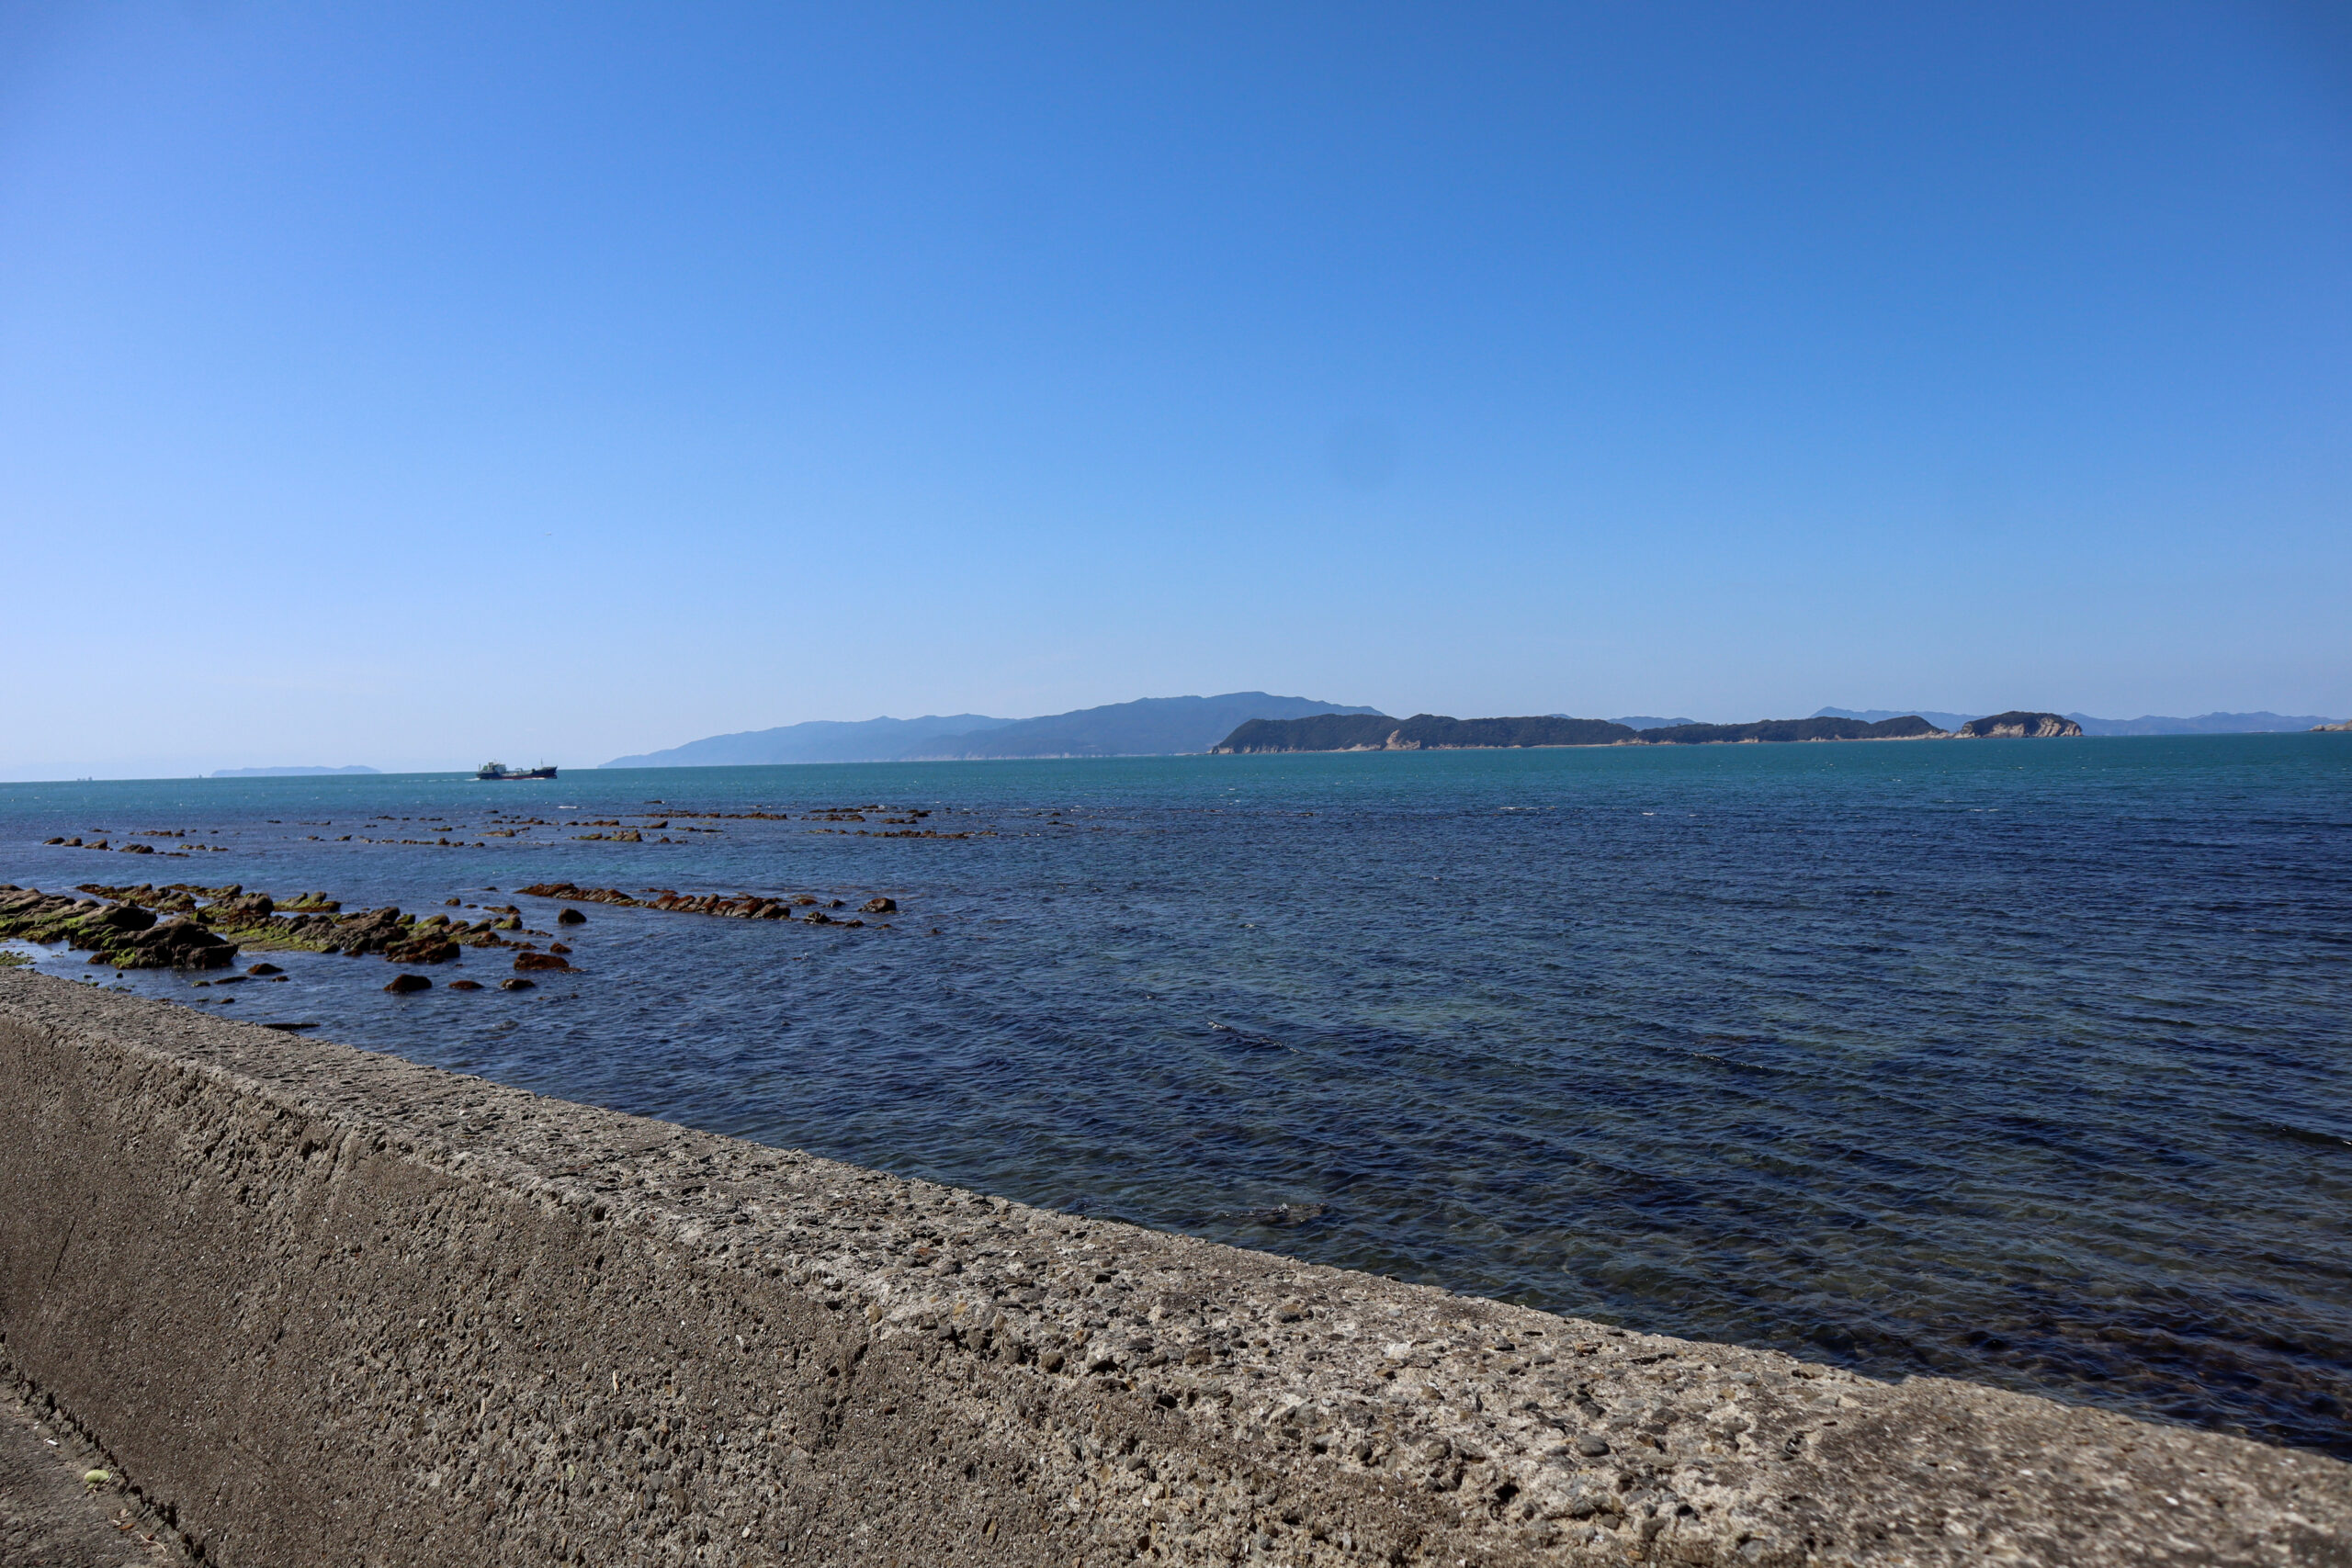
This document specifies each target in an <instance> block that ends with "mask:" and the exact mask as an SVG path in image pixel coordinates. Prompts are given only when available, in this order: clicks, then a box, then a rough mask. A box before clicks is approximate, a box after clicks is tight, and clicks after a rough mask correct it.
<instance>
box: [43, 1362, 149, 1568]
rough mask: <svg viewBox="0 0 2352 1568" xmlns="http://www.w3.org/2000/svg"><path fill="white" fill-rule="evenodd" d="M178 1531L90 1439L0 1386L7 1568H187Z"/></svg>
mask: <svg viewBox="0 0 2352 1568" xmlns="http://www.w3.org/2000/svg"><path fill="white" fill-rule="evenodd" d="M186 1563H187V1557H186V1556H185V1555H183V1554H182V1553H181V1551H179V1544H178V1541H177V1540H176V1539H175V1537H174V1535H173V1533H172V1531H171V1530H170V1529H167V1528H165V1527H164V1525H163V1523H162V1521H161V1520H159V1519H156V1518H154V1517H152V1516H151V1515H150V1514H149V1513H148V1512H147V1510H146V1509H145V1508H143V1507H141V1506H139V1504H138V1501H137V1500H136V1499H135V1498H132V1497H130V1496H129V1495H127V1494H125V1493H124V1492H123V1491H122V1489H121V1488H120V1487H119V1485H117V1484H116V1481H115V1476H114V1472H113V1470H112V1468H111V1461H108V1460H107V1457H106V1456H105V1455H104V1454H103V1453H101V1452H99V1451H98V1450H96V1448H94V1447H93V1446H92V1445H91V1444H90V1443H89V1442H88V1440H87V1439H86V1438H84V1437H83V1436H82V1434H80V1433H79V1432H76V1431H75V1430H74V1428H73V1427H71V1426H69V1425H67V1424H66V1423H63V1422H61V1421H59V1420H57V1419H55V1418H54V1416H51V1414H50V1413H48V1412H47V1411H44V1410H36V1409H34V1408H32V1407H31V1406H29V1405H28V1404H26V1403H25V1402H24V1400H23V1399H21V1398H20V1397H18V1395H17V1393H16V1391H15V1390H14V1388H13V1387H10V1386H8V1385H6V1383H0V1568H183V1565H185V1564H186Z"/></svg>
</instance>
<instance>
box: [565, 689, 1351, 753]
mask: <svg viewBox="0 0 2352 1568" xmlns="http://www.w3.org/2000/svg"><path fill="white" fill-rule="evenodd" d="M1372 712H1374V709H1372V708H1366V707H1346V706H1342V705H1340V704H1338V703H1324V702H1317V701H1315V700H1314V699H1313V698H1310V697H1277V696H1272V695H1269V694H1266V693H1264V692H1227V693H1226V694H1224V695H1222V696H1216V697H1144V698H1141V699H1139V700H1137V701H1135V702H1131V703H1112V704H1109V705H1106V706H1103V707H1093V708H1080V709H1078V710H1077V711H1075V712H1072V713H1057V714H1048V715H1046V716H1044V717H1042V718H1020V719H1014V718H990V717H988V716H985V715H982V714H969V713H967V714H955V715H947V716H942V715H928V716H924V717H922V718H869V719H866V720H865V721H864V722H862V723H844V722H840V721H836V720H831V719H817V720H813V721H811V722H809V723H807V724H787V725H785V726H782V727H781V728H775V729H755V730H747V731H745V732H743V733H741V734H737V735H714V736H712V737H710V738H709V739H704V740H694V741H689V742H687V743H686V744H685V745H684V746H675V747H672V748H671V749H670V750H666V751H649V752H645V753H643V754H641V755H639V756H633V757H616V758H615V759H613V760H612V761H609V762H606V763H605V767H608V768H695V767H725V766H730V765H742V764H760V763H775V762H898V761H934V760H948V759H969V758H1012V757H1141V756H1166V755H1170V754H1175V753H1182V752H1190V751H1205V750H1208V749H1209V748H1210V747H1212V746H1214V745H1216V743H1217V741H1218V740H1220V739H1223V738H1224V737H1225V736H1227V734H1229V733H1231V732H1232V730H1233V729H1234V728H1236V727H1237V726H1238V725H1241V724H1244V723H1247V722H1248V721H1249V720H1250V719H1253V718H1304V717H1306V716H1308V715H1311V714H1318V713H1349V714H1368V713H1372Z"/></svg>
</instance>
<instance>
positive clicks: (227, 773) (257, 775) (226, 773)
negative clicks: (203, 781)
mask: <svg viewBox="0 0 2352 1568" xmlns="http://www.w3.org/2000/svg"><path fill="white" fill-rule="evenodd" d="M375 771H376V770H375V769H373V768H363V767H360V766H358V765H357V764H356V763H355V764H354V765H352V766H351V767H348V768H215V769H214V770H213V771H212V772H211V773H209V774H207V775H206V776H207V777H209V778H216V779H307V778H316V777H317V776H319V775H320V774H322V773H374V772H375Z"/></svg>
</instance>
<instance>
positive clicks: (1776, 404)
mask: <svg viewBox="0 0 2352 1568" xmlns="http://www.w3.org/2000/svg"><path fill="white" fill-rule="evenodd" d="M2340 15H2341V13H2340V12H2335V11H2334V10H2333V8H2332V7H2329V6H2318V5H2312V6H2299V5H2295V4H2290V3H2288V0H2278V3H2275V4H2267V5H2257V4H2240V5H2225V4H2211V5H2155V4H2148V3H2145V0H2134V3H2131V4H2120V5H2112V6H2099V5H2063V4H2060V5H2052V4H2050V3H2048V0H2037V3H2035V4H2030V5H2015V6H2002V5H1986V4H1978V3H1971V4H1966V5H1951V6H1932V5H1923V6H1886V5H1883V4H1870V5H1853V6H1758V5H1747V4H1741V5H1723V6H1667V5H1661V6H1636V5H1614V4H1612V5H1607V6H1575V5H1566V4H1544V5H1528V6H1473V5H1462V4H1444V5H1436V4H1432V5H1427V6H1411V7H1401V6H1367V5H1359V4H1350V5H1344V6H1342V5H1332V6H1305V5H1291V6H1281V5H1266V4H1250V5H1246V6H1241V5H1236V6H1214V5H1203V4H1185V5H1181V6H1177V5H1166V6H1148V5H1114V6H1105V5H1069V6H1019V5H1006V4H991V5H987V6H978V5H968V6H948V5H926V6H885V5H863V4H862V5H857V6H849V5H840V6H826V7H792V6H775V5H761V6H726V5H695V6H637V7H617V6H601V5H582V4H565V5H560V6H556V5H549V6H481V5H473V4H469V5H465V6H434V5H420V4H413V3H404V4H401V5H398V6H389V5H388V6H372V7H370V6H294V5H288V6H249V5H242V4H231V5H221V4H193V3H191V4H182V5H175V6H162V5H153V6H141V5H122V6H96V5H91V6H73V5H60V6H16V7H12V8H10V9H8V10H7V11H6V12H5V13H0V17H5V20H0V528H4V529H5V537H0V571H5V573H6V584H7V589H6V614H5V615H4V616H0V648H5V650H6V657H7V662H8V673H7V676H6V681H5V683H0V693H4V694H5V695H0V712H4V713H5V721H0V773H7V774H13V775H15V776H51V777H53V776H58V775H59V774H61V773H92V772H96V773H141V772H156V771H162V772H184V771H188V770H191V769H196V768H209V767H212V766H220V765H235V764H259V763H276V762H323V763H341V762H345V761H366V762H370V763H374V764H376V765H379V766H383V767H396V766H418V765H456V764H470V763H472V762H474V761H480V760H481V756H484V755H490V754H497V755H501V756H504V757H506V758H508V759H510V760H523V761H529V760H536V759H537V758H539V757H541V756H546V757H548V758H549V759H551V760H557V761H564V762H569V763H572V764H575V765H578V764H585V763H590V762H594V761H603V760H604V759H605V758H606V757H609V756H612V755H615V754H616V753H619V752H623V751H631V750H649V749H651V748H654V747H658V746H665V745H671V744H675V743H677V742H679V741H683V740H686V739H692V738H694V737H696V736H700V735H706V734H709V733H713V732H716V731H721V730H732V729H744V728H761V727H764V726H767V725H772V724H782V723H789V722H793V721H796V720H799V719H806V718H863V717H867V716H873V715H875V714H879V713H890V714H896V715H902V716H903V715H909V714H915V713H922V712H954V711H958V710H965V709H970V710H977V711H981V712H987V713H994V714H1005V715H1026V714H1032V713H1042V712H1053V711H1057V710H1059V709H1064V708H1069V707H1075V706H1080V705H1090V704H1093V703H1101V702H1113V701H1119V700H1124V699H1125V698H1129V697H1136V696H1145V695H1168V694H1180V693H1186V692H1198V693H1209V692H1217V691H1225V690H1231V689H1236V688H1247V687H1262V688H1265V689H1268V690H1272V691H1276V692H1283V693H1292V694H1306V695H1311V696H1319V697H1326V698H1329V699H1331V700H1334V701H1340V702H1349V703H1372V704H1376V705H1380V706H1382V707H1384V708H1385V709H1387V710H1388V711H1390V712H1393V713H1398V714H1404V713H1411V712H1414V711H1417V710H1422V709H1428V710H1432V711H1437V712H1442V713H1452V714H1457V715H1464V716H1468V715H1478V714H1498V713H1526V712H1550V711H1564V712H1571V713H1577V714H1586V715H1602V716H1608V715H1615V714H1621V713H1657V714H1669V715H1672V714H1689V715H1693V716H1699V717H1702V718H1725V719H1732V718H1752V717H1760V716H1781V715H1786V714H1795V713H1807V712H1810V711H1812V710H1813V709H1814V708H1815V707H1816V706H1818V705H1822V704H1825V703H1830V704H1838V705H1845V706H1852V707H1881V706H1894V707H1909V706H1926V707H1933V708H1941V709H1954V710H1962V711H1967V710H1976V711H1982V710H1987V709H1992V708H1998V707H2008V706H2027V707H2050V708H2057V709H2062V710H2064V709H2080V710H2084V711H2088V712H2092V713H2099V714H2107V715H2115V716H2131V715H2135V714H2139V713H2143V712H2150V711H2154V712H2158V713H2196V712H2202V711H2205V710H2207V709H2211V708H2231V709H2237V708H2256V707H2267V708H2272V709H2277V710H2280V711H2288V712H2316V713H2323V714H2326V715H2329V716H2341V715H2344V714H2346V712H2347V711H2352V658H2347V656H2348V655H2352V630H2347V628H2352V607H2348V606H2347V601H2352V592H2347V590H2352V526H2347V524H2352V398H2347V392H2352V28H2346V26H2345V25H2344V24H2343V23H2342V22H2341V21H2335V20H2331V19H2330V18H2331V16H2340Z"/></svg>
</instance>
